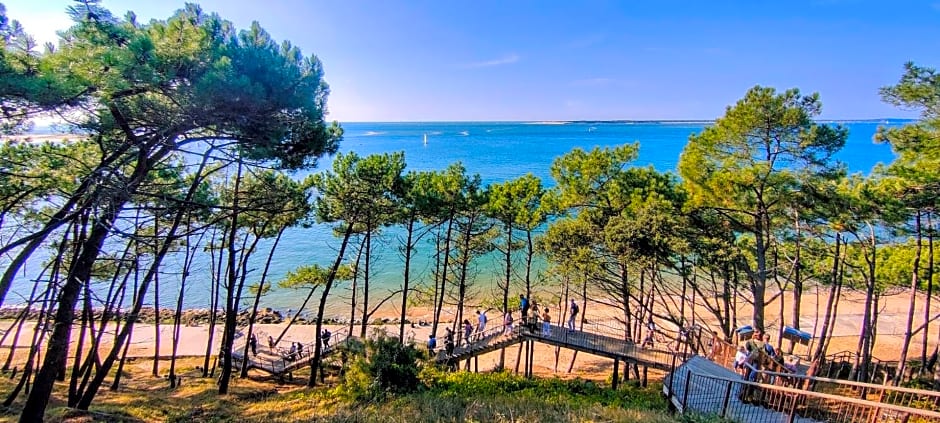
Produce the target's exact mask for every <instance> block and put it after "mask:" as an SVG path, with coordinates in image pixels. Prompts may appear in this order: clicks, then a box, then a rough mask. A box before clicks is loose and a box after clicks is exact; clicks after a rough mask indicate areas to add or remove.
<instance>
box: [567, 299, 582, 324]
mask: <svg viewBox="0 0 940 423" xmlns="http://www.w3.org/2000/svg"><path fill="white" fill-rule="evenodd" d="M578 311H580V310H578V303H577V302H575V301H574V298H572V299H571V305H569V306H568V313H569V315H568V330H569V331H574V319H575V318H576V317H578Z"/></svg>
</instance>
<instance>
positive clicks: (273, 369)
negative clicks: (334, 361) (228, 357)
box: [232, 333, 356, 376]
mask: <svg viewBox="0 0 940 423" xmlns="http://www.w3.org/2000/svg"><path fill="white" fill-rule="evenodd" d="M337 338H339V339H337ZM333 340H334V341H335V342H331V343H330V344H329V345H328V346H327V347H325V348H321V350H320V356H321V358H326V357H328V356H330V355H331V354H333V353H334V352H336V351H339V350H340V347H341V346H344V345H345V344H347V343H349V342H353V341H355V340H356V337H348V336H345V333H344V334H342V336H340V335H339V334H337V335H334V337H333ZM282 344H286V345H291V344H292V342H291V341H290V340H282ZM302 345H303V352H302V353H301V354H298V353H297V352H295V353H294V354H293V355H291V353H290V351H289V350H287V349H285V348H280V347H277V348H274V349H272V348H269V347H268V346H262V345H258V348H257V351H256V352H257V353H256V354H252V353H251V352H249V353H248V368H249V369H257V370H261V371H263V372H266V373H270V374H272V375H275V376H282V375H285V374H288V373H291V372H293V371H295V370H299V369H301V368H303V367H308V366H310V358H311V356H312V355H313V348H314V345H313V343H306V344H302ZM244 351H245V344H244V343H241V344H240V345H236V346H235V347H234V348H233V349H232V359H233V360H234V361H235V363H236V364H238V365H241V362H242V361H243V360H244V359H245V357H244Z"/></svg>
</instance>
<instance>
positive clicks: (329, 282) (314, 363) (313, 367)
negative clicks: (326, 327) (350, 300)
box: [307, 222, 353, 386]
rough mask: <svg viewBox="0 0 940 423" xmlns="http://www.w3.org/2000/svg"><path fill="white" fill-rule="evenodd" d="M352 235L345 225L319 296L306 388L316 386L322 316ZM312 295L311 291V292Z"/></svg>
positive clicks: (349, 225) (351, 226) (350, 229)
mask: <svg viewBox="0 0 940 423" xmlns="http://www.w3.org/2000/svg"><path fill="white" fill-rule="evenodd" d="M352 233H353V224H352V223H351V222H347V223H346V230H345V231H344V232H343V242H342V243H341V244H340V246H339V253H337V254H336V261H334V262H333V267H332V268H331V269H330V274H329V276H328V277H327V279H326V284H325V285H324V287H323V293H322V294H320V306H319V307H318V308H317V331H316V335H315V336H314V338H315V339H316V342H314V344H315V345H314V347H313V357H311V358H310V380H309V381H308V382H307V385H308V386H314V385H316V384H317V377H316V376H317V371H318V370H319V369H320V354H321V352H322V350H321V349H320V346H321V345H322V344H323V343H322V342H321V340H320V333H321V331H322V330H323V314H324V313H325V312H326V300H327V298H329V295H330V289H331V288H332V287H333V281H334V280H336V272H337V271H338V270H339V265H340V263H342V262H343V255H345V254H346V246H347V245H348V244H349V237H350V236H351V235H352ZM311 293H312V291H311Z"/></svg>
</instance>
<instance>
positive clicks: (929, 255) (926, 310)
mask: <svg viewBox="0 0 940 423" xmlns="http://www.w3.org/2000/svg"><path fill="white" fill-rule="evenodd" d="M925 273H926V274H925V275H924V276H926V278H927V296H926V298H924V337H923V342H922V345H921V346H922V348H921V352H920V362H921V364H922V365H921V366H920V373H921V374H923V373H924V371H925V370H926V369H927V366H926V364H927V335H928V334H929V333H930V320H931V319H930V300H931V297H933V219H932V218H931V213H930V212H927V268H926V269H925Z"/></svg>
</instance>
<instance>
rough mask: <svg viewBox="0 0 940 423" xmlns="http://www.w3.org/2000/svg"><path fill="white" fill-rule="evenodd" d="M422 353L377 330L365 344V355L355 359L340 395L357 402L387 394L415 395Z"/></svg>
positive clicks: (382, 396)
mask: <svg viewBox="0 0 940 423" xmlns="http://www.w3.org/2000/svg"><path fill="white" fill-rule="evenodd" d="M421 356H422V353H421V352H420V351H418V350H417V349H416V348H415V347H414V346H413V345H410V344H409V345H402V343H401V342H400V341H399V340H398V338H393V337H390V336H388V335H387V334H386V333H385V331H384V330H381V329H376V330H375V331H373V336H372V337H371V338H370V339H368V340H367V341H366V343H365V355H364V356H360V357H359V358H357V359H356V360H355V361H354V362H353V364H352V366H351V368H350V370H349V371H348V372H347V373H346V380H345V382H344V383H343V388H342V389H343V392H345V393H346V394H347V395H349V396H351V397H353V398H356V399H360V400H362V399H365V400H371V399H379V398H384V397H385V396H386V395H388V394H405V393H409V392H414V391H416V390H417V389H418V387H419V386H420V382H419V380H418V373H419V367H418V364H419V359H420V358H421Z"/></svg>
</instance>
